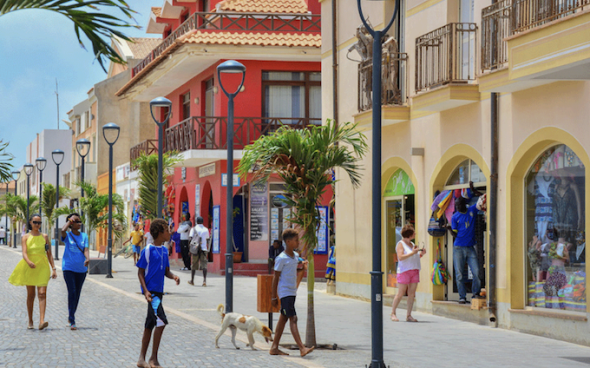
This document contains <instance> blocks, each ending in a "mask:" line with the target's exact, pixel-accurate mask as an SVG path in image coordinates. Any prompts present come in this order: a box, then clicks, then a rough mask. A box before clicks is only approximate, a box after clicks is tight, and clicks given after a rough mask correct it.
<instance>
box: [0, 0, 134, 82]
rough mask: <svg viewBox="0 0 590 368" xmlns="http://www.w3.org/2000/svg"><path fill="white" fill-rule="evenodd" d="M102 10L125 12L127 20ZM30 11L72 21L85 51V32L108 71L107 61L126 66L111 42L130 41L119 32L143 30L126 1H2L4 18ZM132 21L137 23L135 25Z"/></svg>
mask: <svg viewBox="0 0 590 368" xmlns="http://www.w3.org/2000/svg"><path fill="white" fill-rule="evenodd" d="M100 7H102V8H103V9H104V8H105V7H108V8H115V9H118V10H120V11H121V13H123V19H120V18H118V17H116V16H113V15H110V14H106V13H104V12H102V11H101V10H100ZM26 9H43V10H49V11H53V12H56V13H59V14H61V15H63V16H65V17H66V18H68V19H69V20H70V21H72V23H73V24H74V32H75V34H76V37H77V38H78V43H79V44H80V46H82V47H83V48H85V47H84V43H83V42H82V38H81V35H80V31H82V33H84V35H85V36H86V37H87V38H88V40H89V41H90V43H91V44H92V50H93V54H94V56H95V57H96V59H97V60H98V63H99V64H100V66H101V68H102V69H103V70H104V71H105V72H106V67H105V62H106V61H107V60H110V61H111V62H114V63H118V64H125V63H126V61H125V60H124V59H123V58H121V56H120V55H119V54H117V52H116V51H115V49H114V48H113V47H112V46H111V45H110V40H111V38H112V37H114V36H117V37H119V38H122V39H124V40H127V41H129V40H130V38H129V37H127V36H125V35H124V34H123V33H121V32H120V31H119V30H117V29H118V28H128V27H134V28H140V27H139V26H138V25H137V22H135V19H133V14H135V13H136V12H135V11H134V10H132V9H131V8H130V7H129V5H128V4H127V3H126V2H125V1H124V0H26V1H23V0H0V16H2V15H4V14H7V13H10V12H14V11H18V10H26ZM130 21H133V23H135V24H131V23H130Z"/></svg>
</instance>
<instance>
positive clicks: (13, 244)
mask: <svg viewBox="0 0 590 368" xmlns="http://www.w3.org/2000/svg"><path fill="white" fill-rule="evenodd" d="M12 179H14V196H15V197H16V196H17V193H18V191H17V188H18V179H20V171H16V170H15V171H13V172H12ZM15 222H16V221H15ZM12 227H13V228H14V229H13V233H14V234H12V239H13V242H12V247H13V248H16V224H12Z"/></svg>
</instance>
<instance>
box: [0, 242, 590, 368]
mask: <svg viewBox="0 0 590 368" xmlns="http://www.w3.org/2000/svg"><path fill="white" fill-rule="evenodd" d="M95 254H96V253H95V252H92V254H91V256H94V255H95ZM20 258H21V256H20V248H19V252H17V251H15V250H11V249H8V248H6V247H4V246H2V247H0V289H1V292H2V295H3V297H2V308H1V309H0V327H1V328H0V331H1V332H0V336H1V340H0V367H4V366H6V367H38V366H41V367H135V363H136V362H137V357H138V354H139V348H140V339H141V333H142V331H143V323H144V319H145V309H146V306H145V304H146V303H145V300H144V299H143V296H142V295H140V294H139V292H138V291H139V283H138V281H137V273H136V269H135V268H134V266H133V262H132V260H131V259H127V260H125V259H122V258H115V259H114V260H113V270H114V271H115V273H114V278H113V279H106V278H105V276H104V275H89V276H88V277H87V279H86V283H85V284H84V289H83V291H82V297H81V301H80V306H79V309H78V312H77V314H76V320H77V324H78V328H79V330H78V331H70V330H69V329H68V328H66V324H67V302H66V300H67V296H66V286H65V283H64V282H63V277H62V274H61V272H59V269H58V279H57V280H54V281H50V283H49V286H48V292H47V303H48V307H47V316H46V320H47V321H49V328H48V329H47V330H46V331H39V330H27V329H26V324H27V315H26V304H25V300H26V291H25V289H24V288H22V287H15V286H12V285H10V284H9V283H8V281H7V280H8V276H9V275H10V273H11V272H12V270H13V268H14V266H15V264H16V263H17V262H18V261H19V260H20ZM57 265H58V266H60V265H61V262H58V263H57ZM171 268H172V271H173V272H174V273H175V274H177V275H179V276H180V278H181V283H180V286H175V285H174V282H173V281H171V280H166V287H165V289H166V291H167V295H166V296H165V297H164V306H165V309H166V314H167V316H168V320H169V322H170V325H168V326H167V327H166V330H165V332H164V336H163V339H162V345H161V347H160V363H161V364H162V365H163V366H164V367H168V368H169V367H281V368H282V367H312V368H321V367H326V368H327V367H334V368H340V367H364V366H365V364H368V363H369V362H370V359H371V338H370V336H371V328H370V304H369V303H367V302H364V301H359V300H353V299H348V298H342V297H338V296H332V295H327V294H326V293H324V292H322V291H321V287H322V286H323V285H322V284H321V283H320V284H316V285H318V288H320V290H316V293H315V310H316V332H317V336H318V343H319V344H334V343H336V344H338V346H339V347H341V348H343V349H344V350H337V351H332V350H318V351H314V352H313V353H312V354H310V355H309V356H308V357H306V358H305V359H302V358H299V357H297V356H298V352H297V351H288V350H287V351H288V352H289V353H290V354H291V356H289V357H284V358H283V357H271V356H269V355H268V348H269V345H267V344H266V343H265V342H264V341H263V339H262V338H261V337H260V336H257V335H255V338H256V341H257V343H256V347H257V348H258V349H260V350H258V351H251V350H250V349H247V348H246V347H245V345H246V343H247V338H246V334H245V333H244V332H241V331H239V332H238V334H237V344H238V346H240V347H242V348H241V349H240V350H235V349H234V348H233V346H232V344H231V341H230V337H229V333H228V334H227V335H226V336H223V337H222V338H221V339H220V341H219V345H220V349H215V348H214V338H215V335H216V333H217V331H219V315H218V314H217V311H216V306H217V305H218V304H219V303H223V302H224V295H225V291H224V285H225V284H224V283H225V280H224V278H223V277H220V276H218V275H211V276H209V277H208V280H207V285H208V286H207V287H206V288H203V287H200V286H196V287H193V286H190V285H188V284H187V280H188V279H189V277H190V274H189V273H188V272H183V271H179V270H178V269H179V268H180V265H179V264H176V263H175V261H171ZM201 280H202V278H201V273H200V272H198V273H197V276H196V279H195V284H196V285H200V284H201ZM234 287H235V289H234V309H235V311H237V312H240V313H245V314H251V315H255V316H257V317H259V318H260V319H261V320H262V321H263V322H264V323H268V317H267V314H262V313H257V312H256V279H255V278H250V277H235V278H234ZM305 294H306V286H305V284H304V283H302V285H301V286H300V288H299V295H298V296H299V297H298V299H297V302H296V308H297V313H298V316H299V329H300V332H301V334H302V336H304V334H305V321H306V302H305ZM402 313H404V312H400V315H403V314H402ZM388 314H389V307H385V308H384V346H385V350H384V357H385V362H386V364H388V365H389V366H390V367H401V368H408V367H412V368H418V367H433V366H440V367H457V366H463V365H472V364H474V362H476V361H477V366H478V367H490V368H492V367H493V368H495V367H500V366H501V367H514V368H520V367H552V368H555V367H568V368H569V367H588V364H590V348H588V347H585V346H580V345H575V344H570V343H566V342H562V341H557V340H552V339H547V338H543V337H539V336H533V335H528V334H523V333H519V332H516V331H508V330H503V329H492V328H489V327H485V326H478V325H475V324H472V323H467V322H461V321H456V320H452V319H447V318H442V317H438V316H433V315H430V314H424V313H419V312H415V313H413V315H414V316H415V317H416V318H417V319H418V320H420V323H417V324H411V323H390V322H389V321H388V319H387V317H388ZM35 316H36V317H35V321H36V322H37V323H38V306H37V304H36V305H35ZM351 316H354V317H351ZM277 318H278V316H277V315H276V314H275V319H274V323H275V325H276V320H277ZM281 343H282V344H283V343H284V344H292V343H293V338H292V336H291V335H290V333H289V329H288V328H287V329H286V331H285V335H283V339H282V341H281ZM150 352H151V350H148V355H149V353H150Z"/></svg>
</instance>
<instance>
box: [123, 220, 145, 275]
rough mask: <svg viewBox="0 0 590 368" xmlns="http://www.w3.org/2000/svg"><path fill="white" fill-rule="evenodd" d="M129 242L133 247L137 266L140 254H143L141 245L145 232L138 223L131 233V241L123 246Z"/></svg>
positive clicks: (134, 262)
mask: <svg viewBox="0 0 590 368" xmlns="http://www.w3.org/2000/svg"><path fill="white" fill-rule="evenodd" d="M129 242H131V244H132V245H133V264H135V265H137V259H138V258H139V253H141V243H142V242H143V230H141V229H140V227H139V224H137V223H136V224H135V226H134V230H133V231H132V232H131V236H129V239H127V241H126V242H125V243H123V245H125V244H127V243H129Z"/></svg>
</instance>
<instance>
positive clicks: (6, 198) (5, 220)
mask: <svg viewBox="0 0 590 368" xmlns="http://www.w3.org/2000/svg"><path fill="white" fill-rule="evenodd" d="M4 199H5V200H6V210H7V211H6V213H5V214H4V229H6V237H5V238H4V239H5V240H6V245H8V182H6V190H5V191H4Z"/></svg>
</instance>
